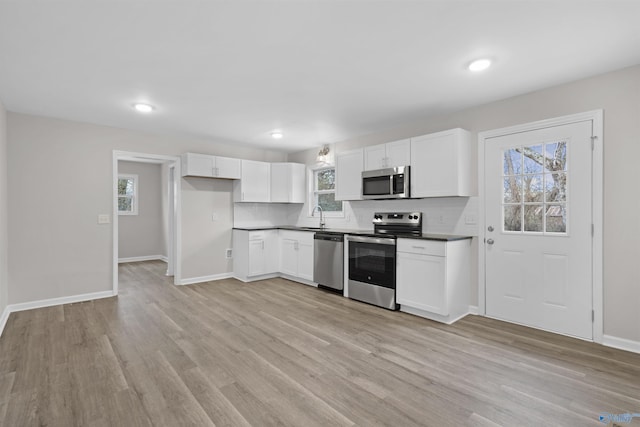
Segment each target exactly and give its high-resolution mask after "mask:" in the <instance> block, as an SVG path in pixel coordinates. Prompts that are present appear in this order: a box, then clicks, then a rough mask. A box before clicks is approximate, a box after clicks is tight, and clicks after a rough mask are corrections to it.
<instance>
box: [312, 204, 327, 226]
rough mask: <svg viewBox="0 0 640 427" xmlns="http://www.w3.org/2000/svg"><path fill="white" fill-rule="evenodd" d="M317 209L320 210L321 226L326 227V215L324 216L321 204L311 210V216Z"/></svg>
mask: <svg viewBox="0 0 640 427" xmlns="http://www.w3.org/2000/svg"><path fill="white" fill-rule="evenodd" d="M316 210H317V211H318V212H320V228H324V225H325V224H324V217H323V216H322V207H321V206H320V205H316V207H315V208H313V210H312V211H311V216H315V212H316Z"/></svg>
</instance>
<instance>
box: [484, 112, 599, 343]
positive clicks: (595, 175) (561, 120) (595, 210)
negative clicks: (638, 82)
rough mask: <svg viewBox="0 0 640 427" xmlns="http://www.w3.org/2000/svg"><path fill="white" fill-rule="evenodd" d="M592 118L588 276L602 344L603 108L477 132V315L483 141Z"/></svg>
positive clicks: (595, 336)
mask: <svg viewBox="0 0 640 427" xmlns="http://www.w3.org/2000/svg"><path fill="white" fill-rule="evenodd" d="M584 121H593V135H594V136H595V140H594V146H593V163H592V168H593V169H592V176H591V189H592V212H591V218H592V221H593V226H594V230H593V239H592V245H593V247H592V272H591V273H592V277H593V302H592V303H593V306H592V309H593V313H594V318H593V341H594V342H596V343H600V344H601V343H602V340H603V335H604V308H603V237H602V236H603V225H604V221H603V205H604V199H603V182H604V181H603V177H604V162H603V159H604V156H603V152H604V150H603V143H604V138H603V110H593V111H587V112H584V113H579V114H571V115H568V116H562V117H556V118H552V119H547V120H540V121H537V122H532V123H525V124H521V125H516V126H510V127H506V128H501V129H494V130H489V131H485V132H480V133H479V134H478V205H479V206H478V209H479V215H478V218H479V221H478V223H479V227H480V230H479V232H478V242H479V245H480V248H479V250H478V314H480V315H483V316H485V315H486V299H485V298H486V281H485V278H486V276H485V271H486V265H485V243H484V242H485V240H486V237H487V236H486V233H487V224H486V215H485V196H486V195H485V191H484V185H485V149H486V146H485V142H486V140H487V139H489V138H495V137H499V136H505V135H511V134H514V133H521V132H528V131H532V130H538V129H544V128H548V127H552V126H561V125H566V124H571V123H576V122H584Z"/></svg>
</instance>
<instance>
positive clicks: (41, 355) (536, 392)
mask: <svg viewBox="0 0 640 427" xmlns="http://www.w3.org/2000/svg"><path fill="white" fill-rule="evenodd" d="M165 271H166V264H164V263H162V262H160V261H149V262H141V263H128V264H123V265H121V266H120V276H119V278H120V293H119V296H118V297H117V298H105V299H101V300H96V301H90V302H84V303H77V304H67V305H63V306H56V307H48V308H43V309H37V310H29V311H23V312H17V313H12V314H11V315H10V317H9V319H8V321H7V324H6V327H5V330H4V333H3V335H2V337H1V338H0V425H2V426H4V425H7V426H31V425H34V426H35V425H48V426H144V427H147V426H172V427H173V426H178V425H180V426H182V425H194V426H195V425H198V426H200V425H218V426H305V427H306V426H325V425H336V426H338V425H341V426H367V427H368V426H394V427H395V426H438V427H440V426H463V425H467V426H488V427H495V426H527V425H531V426H539V425H553V426H576V425H585V426H586V425H594V426H595V425H602V424H601V423H600V422H599V421H598V415H599V414H600V413H601V412H609V413H613V414H621V413H627V412H630V413H637V412H640V381H639V379H640V355H638V354H633V353H628V352H624V351H620V350H616V349H611V348H607V347H603V346H600V345H597V344H593V343H589V342H585V341H581V340H576V339H573V338H568V337H564V336H560V335H555V334H550V333H548V332H544V331H539V330H533V329H530V328H526V327H523V326H519V325H512V324H508V323H504V322H501V321H498V320H495V319H489V318H484V317H479V316H467V317H466V318H464V319H462V320H460V321H459V322H457V323H456V324H454V325H450V326H449V325H443V324H439V323H436V322H433V321H430V320H427V319H423V318H419V317H415V316H411V315H408V314H405V313H399V312H391V311H388V310H384V309H381V308H378V307H374V306H370V305H367V304H363V303H359V302H357V301H352V300H349V299H347V298H343V297H341V296H339V295H336V294H334V293H330V292H326V291H322V290H319V289H316V288H313V287H310V286H305V285H301V284H297V283H294V282H291V281H289V280H285V279H269V280H264V281H259V282H254V283H242V282H239V281H237V280H234V279H224V280H219V281H215V282H207V283H202V284H196V285H190V286H174V285H173V284H172V278H169V277H167V276H165ZM624 425H630V426H638V425H640V418H634V419H633V420H632V422H631V423H629V424H626V423H625V424H624Z"/></svg>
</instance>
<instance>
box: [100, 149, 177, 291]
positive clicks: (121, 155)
mask: <svg viewBox="0 0 640 427" xmlns="http://www.w3.org/2000/svg"><path fill="white" fill-rule="evenodd" d="M120 162H127V163H120ZM129 162H130V163H129ZM136 163H137V164H141V166H142V165H143V164H146V165H158V166H159V167H160V173H159V176H160V183H155V184H159V185H158V186H159V187H160V188H161V192H162V195H161V196H162V203H161V210H162V212H161V216H162V221H161V223H162V230H161V234H162V236H163V239H160V240H161V241H162V246H163V250H162V251H156V252H162V253H158V254H155V253H154V255H152V256H150V257H145V256H142V257H130V256H129V257H127V256H126V254H125V256H124V257H123V256H122V254H121V253H120V247H119V246H120V244H119V243H120V241H119V240H120V226H121V221H120V218H119V215H121V214H123V211H127V212H126V213H124V214H125V215H126V214H127V213H129V214H134V212H135V213H137V212H138V203H139V200H138V194H137V186H138V182H137V181H138V176H136V174H126V173H123V172H126V171H123V170H121V169H123V168H121V167H120V166H119V164H120V165H125V164H132V165H134V164H136ZM180 176H181V173H180V157H177V156H165V155H158V154H145V153H133V152H126V151H114V152H113V176H112V183H113V196H112V199H113V212H112V215H113V255H112V256H113V293H114V294H117V293H118V283H119V281H118V280H119V278H118V264H119V262H120V261H136V260H139V261H143V260H145V259H146V258H149V259H162V260H163V261H165V262H166V263H167V270H166V275H167V276H173V284H174V285H178V284H180V280H181V263H180V259H181V258H180V241H181V229H180ZM156 246H157V245H156ZM165 254H166V255H165Z"/></svg>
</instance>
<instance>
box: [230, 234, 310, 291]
mask: <svg viewBox="0 0 640 427" xmlns="http://www.w3.org/2000/svg"><path fill="white" fill-rule="evenodd" d="M313 235H314V233H313V232H309V231H293V230H259V231H247V230H238V229H235V230H233V274H234V277H236V278H237V279H239V280H242V281H243V282H251V281H253V280H261V279H265V278H268V277H275V276H278V275H283V276H285V277H287V278H288V279H292V280H296V281H299V282H301V283H305V284H313Z"/></svg>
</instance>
